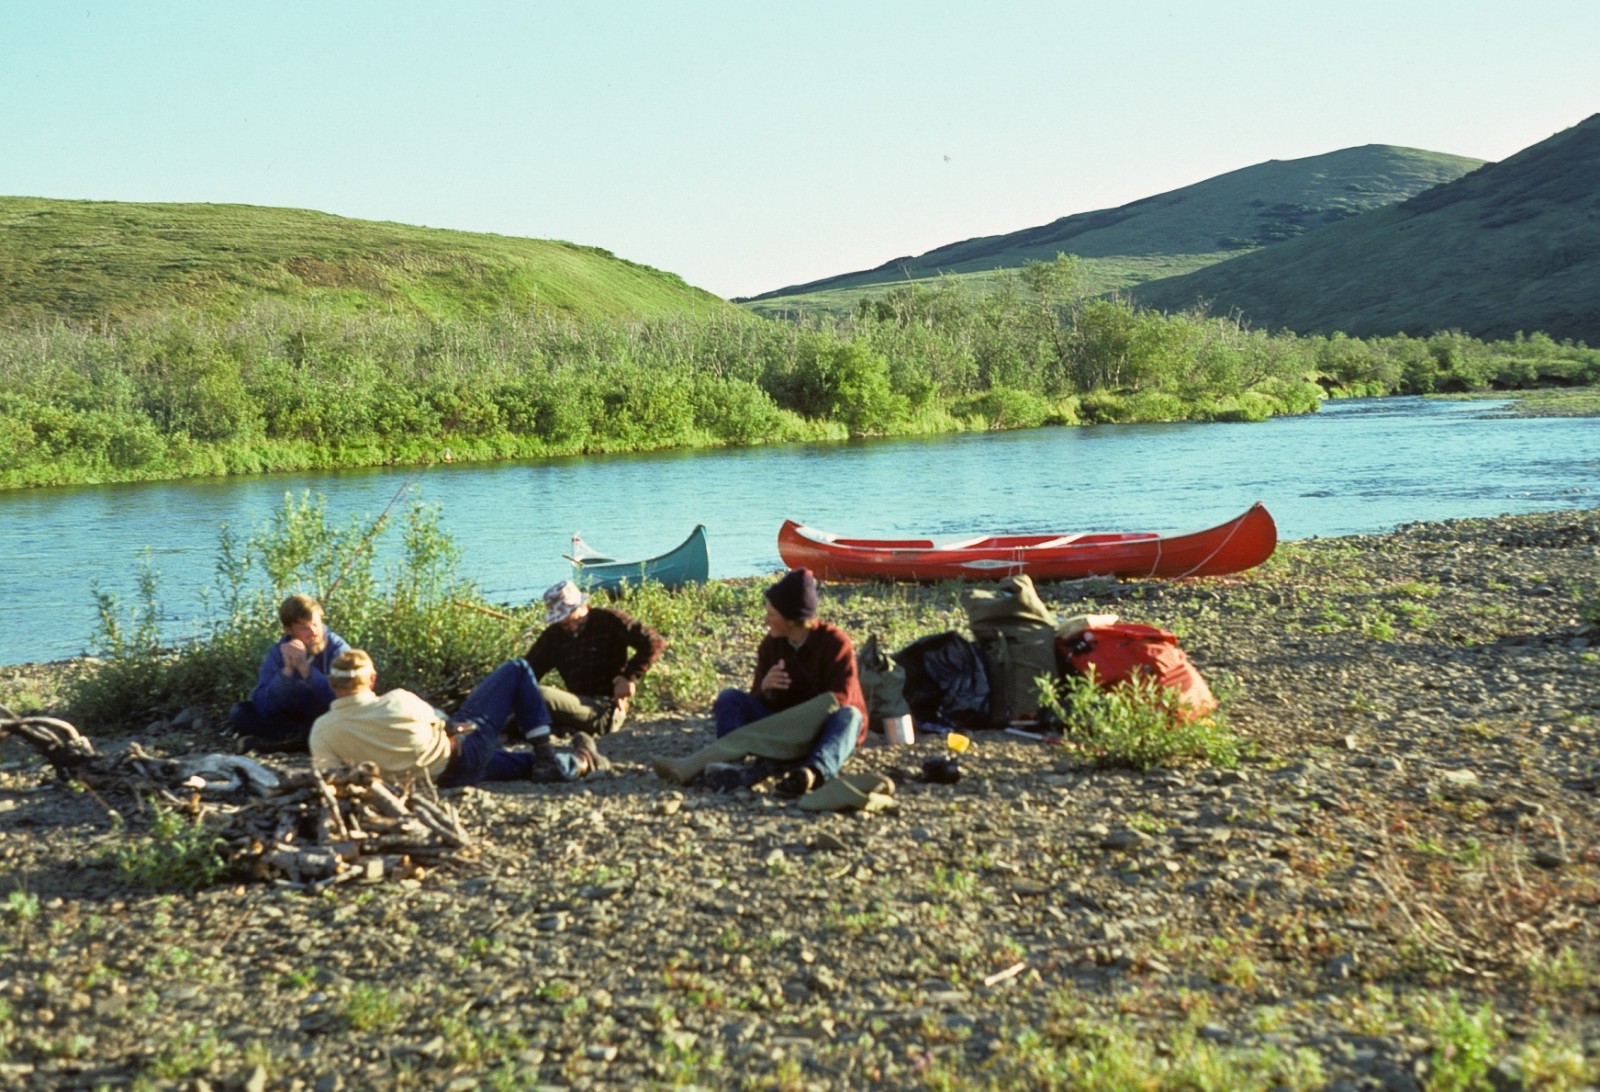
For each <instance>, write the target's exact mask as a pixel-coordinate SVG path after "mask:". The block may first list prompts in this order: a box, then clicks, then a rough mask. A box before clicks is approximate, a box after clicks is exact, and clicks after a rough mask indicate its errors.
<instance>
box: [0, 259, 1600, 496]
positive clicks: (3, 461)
mask: <svg viewBox="0 0 1600 1092" xmlns="http://www.w3.org/2000/svg"><path fill="white" fill-rule="evenodd" d="M1080 284H1081V279H1080V278H1078V277H1077V276H1076V265H1075V263H1074V262H1073V261H1072V260H1069V259H1058V260H1057V261H1056V262H1052V263H1034V264H1032V265H1030V266H1028V267H1026V268H1025V269H1023V270H1022V271H1020V272H1018V273H1015V274H1011V275H1007V276H1001V277H999V278H996V279H995V280H994V282H993V288H992V290H981V291H980V290H977V289H974V288H973V287H971V286H970V285H968V284H967V283H966V282H964V281H958V280H956V279H954V278H947V279H946V280H944V281H941V282H938V283H936V284H934V285H933V286H932V287H925V286H922V285H911V286H906V287H904V288H900V289H896V290H894V291H892V292H890V293H888V294H887V295H886V296H885V297H883V298H882V299H880V300H876V301H873V302H871V303H863V305H862V306H861V307H860V308H858V310H857V311H856V312H855V313H854V314H852V315H849V316H847V317H844V318H839V319H833V318H825V319H824V318H810V319H807V320H804V321H795V322H776V321H769V320H764V319H757V318H753V317H748V316H741V315H732V316H729V315H721V316H717V317H674V318H666V319H661V318H657V319H646V320H637V321H631V322H625V321H592V322H588V323H585V324H583V325H578V324H576V323H574V322H571V321H558V320H555V319H551V318H548V317H544V316H541V315H538V314H529V313H521V312H510V311H508V312H505V313H501V314H494V315H485V316H476V317H470V318H461V319H453V320H449V321H443V320H428V319H423V318H418V317H414V316H405V315H399V314H387V315H349V314H333V313H329V312H326V311H319V310H317V309H315V308H313V307H310V306H305V305H301V306H298V307H287V306H286V307H283V308H280V309H275V310H269V309H258V310H255V311H251V312H248V313H245V314H241V315H240V316H239V317H238V318H236V319H235V320H233V321H231V322H227V323H223V322H218V321H216V320H211V319H204V318H197V317H195V316H192V315H171V316H167V317H164V318H156V319H148V320H145V321H143V322H141V323H138V324H130V325H127V326H121V327H115V328H108V329H100V330H88V329H81V328H75V327H69V326H64V325H63V326H56V327H48V328H40V329H36V330H28V331H17V330H11V331H0V488H8V487H17V486H27V485H39V484H57V483H67V482H95V481H111V480H135V479H151V478H171V477H184V476H196V475H215V474H230V473H258V472H261V471H269V470H299V469H307V468H313V467H327V466H348V465H376V464H396V463H399V464H407V463H414V462H431V461H438V460H441V459H444V458H446V457H449V458H454V459H501V458H514V457H536V456H544V455H562V454H580V453H585V452H598V451H625V450H651V449H659V448H666V447H703V446H713V445H723V444H756V443H771V442H783V441H793V440H816V439H839V438H843V437H846V436H851V435H908V434H918V433H928V432H934V431H945V430H954V429H964V428H986V429H992V428H1016V427H1031V426H1035V425H1039V424H1052V423H1073V422H1077V421H1082V422H1089V423H1092V422H1097V421H1152V420H1259V419H1261V418H1263V417H1267V416H1271V415H1274V414H1287V413H1303V412H1308V411H1313V410H1315V409H1316V408H1317V406H1318V405H1319V403H1320V400H1321V398H1322V397H1324V395H1325V393H1328V392H1332V393H1338V394H1363V395H1376V394H1393V393H1420V394H1426V393H1434V392H1452V391H1457V392H1459V391H1473V390H1484V389H1490V388H1496V387H1499V388H1512V387H1527V386H1532V385H1536V384H1540V383H1559V384H1564V385H1572V384H1590V383H1596V382H1600V353H1597V352H1596V351H1594V350H1590V349H1588V348H1586V347H1584V346H1582V345H1573V344H1570V343H1562V344H1557V343H1556V342H1554V341H1553V340H1552V339H1550V338H1548V337H1545V336H1544V335H1542V334H1533V335H1530V336H1526V337H1524V336H1522V335H1518V337H1516V338H1514V339H1512V340H1510V341H1503V342H1493V343H1485V342H1480V341H1476V340H1474V339H1472V338H1469V337H1466V336H1465V335H1463V334H1460V333H1456V332H1444V333H1439V334H1435V335H1432V336H1430V337H1428V338H1413V337H1408V336H1406V335H1396V336H1394V337H1387V338H1372V339H1366V340H1362V339H1356V338H1349V337H1345V336H1343V335H1335V336H1333V337H1311V338H1300V337H1296V336H1294V335H1292V334H1288V333H1270V334H1269V333H1267V332H1264V331H1260V330H1252V329H1250V328H1249V327H1248V325H1246V324H1244V323H1242V322H1240V321H1239V320H1238V319H1237V318H1233V317H1219V316H1212V315H1207V314H1204V313H1199V312H1193V313H1185V314H1175V315H1165V314H1158V313H1156V312H1151V311H1143V310H1140V309H1138V308H1136V307H1135V306H1133V305H1132V304H1131V303H1129V302H1128V301H1126V300H1121V299H1117V298H1109V299H1104V298H1086V297H1084V296H1083V295H1082V290H1081V287H1080Z"/></svg>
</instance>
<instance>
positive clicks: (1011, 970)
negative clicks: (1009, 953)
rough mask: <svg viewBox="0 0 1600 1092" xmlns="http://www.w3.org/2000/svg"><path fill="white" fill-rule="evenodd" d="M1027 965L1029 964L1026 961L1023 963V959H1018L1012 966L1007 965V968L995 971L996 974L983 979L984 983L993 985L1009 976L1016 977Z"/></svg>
mask: <svg viewBox="0 0 1600 1092" xmlns="http://www.w3.org/2000/svg"><path fill="white" fill-rule="evenodd" d="M1026 966H1027V964H1026V963H1023V962H1022V961H1021V960H1018V961H1017V962H1015V963H1013V964H1012V965H1011V966H1009V967H1007V968H1006V969H1005V970H1003V971H996V972H994V974H992V975H990V976H989V977H988V978H985V979H984V980H983V984H984V985H985V986H993V985H994V984H995V983H997V982H1004V981H1005V980H1006V979H1008V978H1015V977H1017V975H1019V974H1021V973H1022V970H1023V968H1024V967H1026Z"/></svg>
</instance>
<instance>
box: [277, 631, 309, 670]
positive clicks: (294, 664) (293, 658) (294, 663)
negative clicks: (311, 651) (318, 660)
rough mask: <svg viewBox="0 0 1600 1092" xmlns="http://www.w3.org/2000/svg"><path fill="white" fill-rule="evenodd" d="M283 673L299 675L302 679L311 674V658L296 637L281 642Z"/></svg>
mask: <svg viewBox="0 0 1600 1092" xmlns="http://www.w3.org/2000/svg"><path fill="white" fill-rule="evenodd" d="M283 673H284V674H285V675H289V674H294V675H299V676H300V677H301V678H302V679H303V678H305V677H306V676H307V675H310V674H311V658H310V657H309V656H307V655H306V646H305V644H304V643H302V642H301V640H300V639H299V638H298V637H295V638H291V639H290V640H287V641H285V642H283Z"/></svg>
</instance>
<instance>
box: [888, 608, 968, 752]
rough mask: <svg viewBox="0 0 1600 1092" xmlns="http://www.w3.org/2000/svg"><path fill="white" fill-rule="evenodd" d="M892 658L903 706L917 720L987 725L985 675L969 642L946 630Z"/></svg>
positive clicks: (909, 646) (930, 636)
mask: <svg viewBox="0 0 1600 1092" xmlns="http://www.w3.org/2000/svg"><path fill="white" fill-rule="evenodd" d="M894 655H895V659H896V660H898V661H899V662H900V665H901V666H902V667H904V668H905V671H906V682H905V701H906V704H907V705H908V706H910V708H911V715H912V716H913V717H915V718H916V719H917V721H919V722H922V723H926V722H930V721H931V722H933V723H935V724H945V725H949V726H950V727H952V728H984V727H987V726H988V724H989V703H990V699H991V697H992V695H991V693H990V688H989V676H988V673H987V672H986V671H985V670H984V666H983V657H982V656H981V655H979V653H978V647H977V646H976V645H974V644H973V643H972V642H971V641H969V640H967V639H966V638H965V637H963V636H961V634H959V633H957V632H955V631H954V630H949V631H947V632H945V633H935V634H931V635H929V636H927V637H921V638H918V639H917V640H915V641H912V642H911V643H910V644H909V645H907V646H906V647H905V648H902V649H901V650H900V651H899V652H896V653H895V654H894Z"/></svg>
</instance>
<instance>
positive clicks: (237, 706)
mask: <svg viewBox="0 0 1600 1092" xmlns="http://www.w3.org/2000/svg"><path fill="white" fill-rule="evenodd" d="M278 622H279V624H281V625H282V626H283V636H282V637H280V638H279V639H278V641H277V643H275V644H274V645H273V646H272V647H271V648H269V649H268V650H267V655H266V657H265V658H264V659H263V660H262V661H261V671H260V674H259V676H258V678H257V680H256V688H255V689H254V690H253V691H251V693H250V696H249V697H248V698H246V699H245V700H244V701H241V702H235V703H234V706H233V708H232V709H230V710H229V711H228V723H229V724H230V725H231V726H232V728H233V730H234V732H235V733H237V734H238V737H239V747H240V749H241V750H246V751H296V752H303V751H305V750H306V741H307V739H308V738H309V737H310V735H311V724H312V722H313V721H315V720H316V719H317V718H318V717H320V716H321V715H322V714H324V713H326V712H327V711H328V706H329V705H331V704H332V703H333V688H332V687H331V686H330V685H329V684H328V669H329V668H330V667H331V666H332V664H333V661H334V660H335V659H337V658H338V656H339V654H340V653H341V652H343V651H345V649H347V648H348V647H349V646H348V645H346V644H345V642H344V638H342V637H340V636H339V635H338V634H337V633H335V632H333V630H331V629H329V628H328V627H327V626H326V625H324V624H323V621H322V604H321V603H318V602H317V601H316V600H315V599H313V598H311V596H309V595H291V596H289V598H287V599H285V600H284V601H283V602H282V603H280V604H279V605H278Z"/></svg>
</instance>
